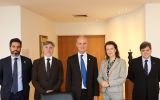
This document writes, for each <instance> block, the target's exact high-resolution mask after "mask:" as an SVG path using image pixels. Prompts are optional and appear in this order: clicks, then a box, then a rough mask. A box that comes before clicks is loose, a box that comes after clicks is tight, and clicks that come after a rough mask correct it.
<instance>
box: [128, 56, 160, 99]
mask: <svg viewBox="0 0 160 100" xmlns="http://www.w3.org/2000/svg"><path fill="white" fill-rule="evenodd" d="M127 78H128V79H129V80H131V81H132V82H133V83H134V85H133V92H132V100H158V94H159V81H160V59H158V58H155V57H151V70H150V73H149V75H146V74H145V71H144V69H143V62H142V57H138V58H135V59H133V60H131V61H130V63H129V69H128V77H127ZM147 98H148V99H147Z"/></svg>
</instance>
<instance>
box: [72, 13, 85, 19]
mask: <svg viewBox="0 0 160 100" xmlns="http://www.w3.org/2000/svg"><path fill="white" fill-rule="evenodd" d="M73 17H75V18H87V17H88V15H86V14H78V15H73Z"/></svg>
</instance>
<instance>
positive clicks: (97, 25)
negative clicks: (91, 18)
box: [54, 21, 106, 35]
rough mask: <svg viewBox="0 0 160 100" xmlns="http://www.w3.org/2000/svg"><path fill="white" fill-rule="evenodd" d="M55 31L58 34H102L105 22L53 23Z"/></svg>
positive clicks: (104, 30)
mask: <svg viewBox="0 0 160 100" xmlns="http://www.w3.org/2000/svg"><path fill="white" fill-rule="evenodd" d="M54 28H55V31H56V33H57V34H58V35H104V34H106V22H98V21H95V22H71V23H55V26H54Z"/></svg>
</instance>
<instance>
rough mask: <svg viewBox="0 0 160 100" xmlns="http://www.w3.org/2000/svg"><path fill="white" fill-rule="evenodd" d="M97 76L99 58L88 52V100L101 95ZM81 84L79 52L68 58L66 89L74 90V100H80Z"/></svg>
mask: <svg viewBox="0 0 160 100" xmlns="http://www.w3.org/2000/svg"><path fill="white" fill-rule="evenodd" d="M97 77H98V68H97V59H96V58H95V57H93V56H91V55H89V54H87V93H88V99H87V100H93V97H94V96H99V84H98V81H97ZM81 86H82V77H81V70H80V66H79V60H78V54H75V55H73V56H70V57H69V58H68V60H67V74H66V91H68V92H72V94H73V96H74V100H80V97H81V89H82V88H81Z"/></svg>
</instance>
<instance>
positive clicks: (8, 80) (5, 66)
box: [0, 56, 32, 100]
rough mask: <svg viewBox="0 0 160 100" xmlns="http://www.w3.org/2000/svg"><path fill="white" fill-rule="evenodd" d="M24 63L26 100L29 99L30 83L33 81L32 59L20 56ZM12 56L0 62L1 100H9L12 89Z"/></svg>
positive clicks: (23, 82) (24, 95)
mask: <svg viewBox="0 0 160 100" xmlns="http://www.w3.org/2000/svg"><path fill="white" fill-rule="evenodd" d="M20 57H21V62H22V84H23V97H24V100H28V99H29V90H30V87H29V82H30V80H31V69H32V62H31V59H29V58H27V57H24V56H20ZM11 61H12V60H11V56H8V57H6V58H3V59H1V60H0V84H1V100H9V97H10V94H11V87H12V82H13V80H12V62H11Z"/></svg>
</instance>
